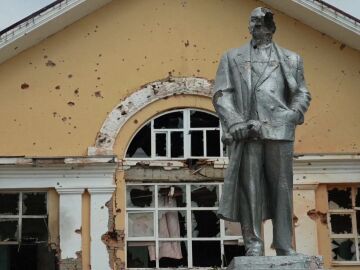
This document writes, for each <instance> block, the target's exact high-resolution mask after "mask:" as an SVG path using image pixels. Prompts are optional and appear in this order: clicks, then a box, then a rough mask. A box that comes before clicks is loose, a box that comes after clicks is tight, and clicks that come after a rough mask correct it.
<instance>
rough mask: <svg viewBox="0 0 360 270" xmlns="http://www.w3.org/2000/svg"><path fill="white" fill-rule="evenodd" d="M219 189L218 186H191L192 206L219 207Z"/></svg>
mask: <svg viewBox="0 0 360 270" xmlns="http://www.w3.org/2000/svg"><path fill="white" fill-rule="evenodd" d="M218 189H219V187H218V186H217V185H213V186H212V185H191V206H195V207H215V206H218V205H219V204H218V197H219V190H218Z"/></svg>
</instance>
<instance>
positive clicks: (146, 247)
mask: <svg viewBox="0 0 360 270" xmlns="http://www.w3.org/2000/svg"><path fill="white" fill-rule="evenodd" d="M150 252H151V254H150ZM155 252H156V251H155V242H148V241H141V242H128V243H127V260H126V262H127V267H128V268H146V267H154V266H155V264H154V263H151V257H153V258H155Z"/></svg>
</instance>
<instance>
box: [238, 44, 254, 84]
mask: <svg viewBox="0 0 360 270" xmlns="http://www.w3.org/2000/svg"><path fill="white" fill-rule="evenodd" d="M234 61H235V64H236V66H237V68H238V70H239V72H240V73H241V75H242V78H243V79H244V81H245V82H246V85H247V87H248V89H249V90H251V62H250V44H249V43H248V44H246V45H245V46H244V47H243V48H242V49H241V50H239V52H238V53H237V54H236V57H235V58H234Z"/></svg>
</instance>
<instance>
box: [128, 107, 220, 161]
mask: <svg viewBox="0 0 360 270" xmlns="http://www.w3.org/2000/svg"><path fill="white" fill-rule="evenodd" d="M190 111H199V112H203V113H207V114H210V115H212V116H215V117H217V118H219V117H218V116H217V115H216V114H215V113H214V112H210V111H206V110H204V109H198V108H182V109H175V110H169V111H166V112H162V113H160V114H157V115H155V116H153V117H152V118H151V119H150V120H148V121H146V122H145V123H144V124H142V125H141V126H140V128H139V129H137V130H136V132H135V133H134V134H133V136H132V137H131V139H130V141H129V143H128V145H127V146H126V150H125V155H124V160H129V161H139V160H145V161H146V160H186V159H208V160H217V159H222V158H226V153H225V150H224V147H225V145H224V144H223V142H222V141H221V137H222V135H223V130H222V126H221V121H220V119H219V127H200V128H194V127H191V126H190V116H191V114H190ZM174 112H183V127H182V128H163V129H156V128H154V120H155V119H156V118H158V117H161V116H163V115H166V114H169V113H174ZM149 123H150V128H151V131H150V134H151V135H150V136H151V138H150V141H151V157H126V154H127V152H128V150H129V147H130V145H131V143H132V141H133V139H134V138H135V136H136V135H137V134H138V132H139V131H140V130H141V129H142V128H143V127H145V126H146V125H148V124H149ZM212 130H219V138H220V146H219V147H220V155H219V156H207V147H206V144H207V135H206V133H207V131H212ZM174 131H175V132H176V131H177V132H183V138H184V140H183V149H184V156H183V157H171V138H170V137H171V132H174ZM191 131H203V138H204V139H203V149H204V155H203V156H192V155H191V135H190V132H191ZM156 133H165V134H166V138H167V147H166V152H167V154H166V156H156V141H155V134H156Z"/></svg>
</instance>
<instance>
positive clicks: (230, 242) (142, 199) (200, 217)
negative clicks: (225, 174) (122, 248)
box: [126, 183, 245, 268]
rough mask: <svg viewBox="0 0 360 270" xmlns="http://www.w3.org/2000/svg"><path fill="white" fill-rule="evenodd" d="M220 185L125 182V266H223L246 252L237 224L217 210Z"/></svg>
mask: <svg viewBox="0 0 360 270" xmlns="http://www.w3.org/2000/svg"><path fill="white" fill-rule="evenodd" d="M221 188H222V184H221V183H201V184H200V183H187V184H183V183H171V184H169V183H166V184H165V183H164V184H162V183H161V184H160V183H158V184H143V183H141V184H128V185H127V187H126V205H127V210H126V258H127V268H159V267H164V268H166V267H170V268H175V267H181V268H184V267H215V266H216V267H226V266H227V265H228V264H229V263H230V261H231V260H232V258H233V257H234V256H240V255H244V253H245V249H244V246H243V244H242V237H241V229H240V224H239V223H232V222H224V221H223V220H220V219H219V218H218V217H217V215H216V212H217V210H218V206H219V194H220V192H221Z"/></svg>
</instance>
